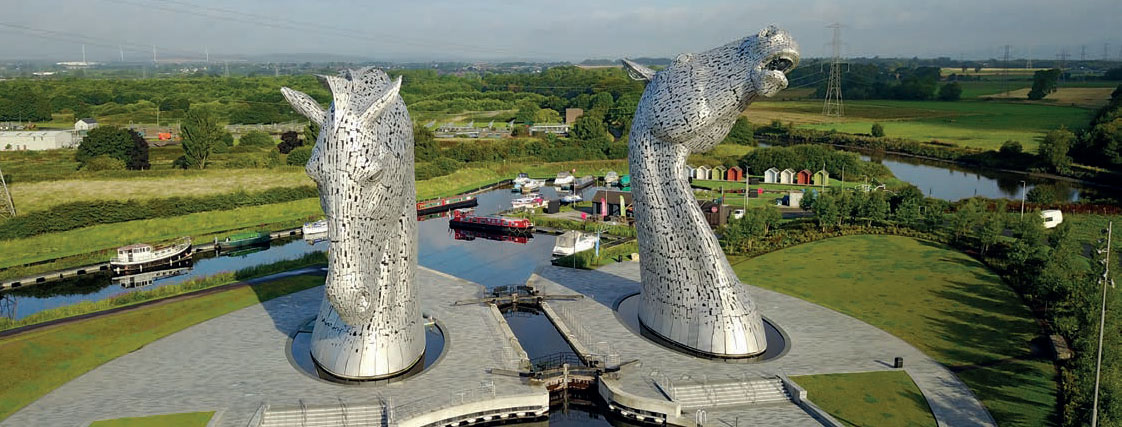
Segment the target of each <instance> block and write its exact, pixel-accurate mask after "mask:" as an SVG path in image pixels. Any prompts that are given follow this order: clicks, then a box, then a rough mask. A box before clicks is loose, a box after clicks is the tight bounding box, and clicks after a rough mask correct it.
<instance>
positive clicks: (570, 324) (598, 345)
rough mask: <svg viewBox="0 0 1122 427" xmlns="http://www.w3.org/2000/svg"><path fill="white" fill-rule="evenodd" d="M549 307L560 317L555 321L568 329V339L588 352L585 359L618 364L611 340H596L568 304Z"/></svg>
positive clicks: (618, 359)
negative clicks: (576, 342) (574, 341)
mask: <svg viewBox="0 0 1122 427" xmlns="http://www.w3.org/2000/svg"><path fill="white" fill-rule="evenodd" d="M550 307H551V308H553V309H554V312H555V313H557V316H558V317H560V318H559V319H556V321H560V322H562V323H564V324H565V327H566V328H568V329H569V335H570V339H573V340H576V341H578V342H580V344H581V345H582V346H584V348H585V349H586V350H587V351H588V352H590V353H588V354H585V355H584V356H585V357H586V358H587V359H591V360H589V362H591V361H592V360H599V361H600V362H601V365H602V366H605V367H616V366H619V364H620V356H619V352H617V351H616V349H615V346H613V345H612V343H611V342H608V341H604V340H597V339H596V335H594V334H593V333H592V331H591V330H590V329H588V326H586V325H585V324H584V322H581V321H580V319H581V317H579V316H578V315H576V314H574V313H573V309H572V307H571V306H570V305H569V304H552V305H551V306H550Z"/></svg>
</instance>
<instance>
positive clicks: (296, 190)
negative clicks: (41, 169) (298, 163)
mask: <svg viewBox="0 0 1122 427" xmlns="http://www.w3.org/2000/svg"><path fill="white" fill-rule="evenodd" d="M318 194H319V193H318V192H317V190H316V188H315V187H310V186H301V187H282V188H272V189H268V190H264V191H260V192H253V193H250V192H245V191H238V192H234V193H228V194H218V195H213V196H198V197H169V198H166V199H151V200H123V201H120V200H93V201H82V202H70V203H64V204H61V205H57V206H54V207H52V208H50V209H48V210H46V211H41V212H34V213H31V214H28V215H21V216H17V217H15V218H11V219H8V220H6V221H4V222H0V240H8V239H19V238H24V237H31V236H35V235H39V234H44V233H54V232H59V231H67V230H74V229H77V228H82V227H89V226H93V225H98V224H112V223H117V222H125V221H136V220H140V219H151V218H167V217H174V216H180V215H187V214H192V213H196V212H207V211H217V210H230V209H234V208H239V207H243V206H258V205H267V204H273V203H283V202H291V201H293V200H300V199H307V198H311V197H317V196H318Z"/></svg>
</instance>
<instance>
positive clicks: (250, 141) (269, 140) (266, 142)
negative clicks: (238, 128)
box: [238, 130, 277, 148]
mask: <svg viewBox="0 0 1122 427" xmlns="http://www.w3.org/2000/svg"><path fill="white" fill-rule="evenodd" d="M276 145H277V143H276V141H275V140H273V137H272V136H271V135H269V134H267V133H265V132H262V131H259V130H251V131H249V132H246V134H245V135H242V137H241V138H238V146H241V147H268V148H272V147H275V146H276Z"/></svg>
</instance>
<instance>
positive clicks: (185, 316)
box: [0, 276, 323, 419]
mask: <svg viewBox="0 0 1122 427" xmlns="http://www.w3.org/2000/svg"><path fill="white" fill-rule="evenodd" d="M321 285H323V277H322V276H294V277H287V278H283V279H278V280H275V281H270V282H267V283H261V284H255V285H251V286H247V287H243V288H237V289H231V290H228V291H223V292H218V293H215V294H211V295H205V296H201V297H198V298H189V299H185V300H182V301H174V302H170V303H167V304H159V305H153V306H148V307H142V308H138V309H136V310H129V311H125V312H121V313H114V314H110V315H106V316H104V317H97V318H93V319H88V320H84V321H80V322H74V323H68V324H63V325H59V326H56V327H52V328H46V329H41V330H36V331H31V332H28V333H25V334H20V335H16V336H14V337H9V338H3V339H0V372H4V373H5V374H4V381H5V384H6V385H5V387H0V419H4V418H7V417H8V416H10V415H11V414H12V413H14V412H16V411H18V410H19V409H20V408H23V407H24V406H27V405H28V404H29V403H31V402H33V401H35V400H36V399H38V398H40V397H42V396H43V395H44V394H47V393H48V392H50V391H51V390H54V389H55V388H57V387H59V386H61V385H63V384H65V383H66V382H68V381H70V380H73V379H74V378H77V377H79V376H81V375H82V374H85V373H86V372H87V371H89V370H91V369H93V368H96V367H98V366H100V365H101V364H103V363H106V362H108V361H110V360H113V359H115V358H117V357H120V356H122V355H125V354H128V353H130V352H133V351H136V350H138V349H140V348H141V347H144V346H145V345H147V344H149V343H151V342H153V341H155V340H158V339H160V338H163V337H166V336H168V335H171V334H173V333H175V332H178V331H180V330H183V329H185V328H187V327H190V326H192V325H195V324H198V323H201V322H203V321H206V320H210V319H213V318H215V317H218V316H221V315H224V314H227V313H230V312H233V311H235V310H238V309H242V308H245V307H249V306H251V305H254V304H259V303H261V302H264V301H268V300H270V299H273V298H276V297H280V296H283V295H287V294H290V293H293V292H297V291H301V290H304V289H310V288H313V287H316V286H321Z"/></svg>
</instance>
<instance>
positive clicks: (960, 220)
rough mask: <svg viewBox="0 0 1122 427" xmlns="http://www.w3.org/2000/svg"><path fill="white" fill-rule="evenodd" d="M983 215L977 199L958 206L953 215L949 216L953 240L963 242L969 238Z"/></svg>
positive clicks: (982, 209) (980, 203) (980, 204)
mask: <svg viewBox="0 0 1122 427" xmlns="http://www.w3.org/2000/svg"><path fill="white" fill-rule="evenodd" d="M983 215H984V208H983V207H982V202H981V201H980V200H978V199H970V200H968V201H967V202H966V203H964V204H962V205H961V206H959V207H958V209H957V210H955V212H954V215H951V230H952V231H953V232H954V238H955V239H956V240H959V241H963V240H965V239H966V238H967V237H969V236H970V234H971V233H972V232H973V231H974V228H975V227H977V226H978V224H979V223H980V222H981V221H982V217H983Z"/></svg>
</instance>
